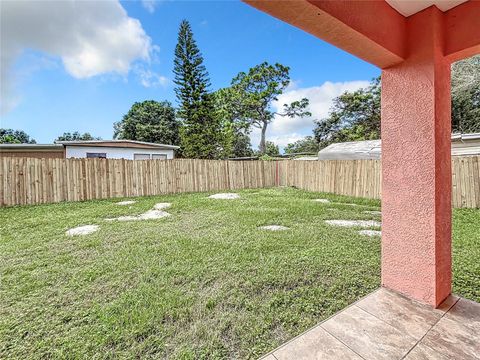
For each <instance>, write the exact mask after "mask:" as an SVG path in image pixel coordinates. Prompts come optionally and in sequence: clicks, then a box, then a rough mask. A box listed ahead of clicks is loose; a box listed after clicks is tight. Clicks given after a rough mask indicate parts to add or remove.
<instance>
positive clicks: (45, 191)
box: [0, 156, 480, 208]
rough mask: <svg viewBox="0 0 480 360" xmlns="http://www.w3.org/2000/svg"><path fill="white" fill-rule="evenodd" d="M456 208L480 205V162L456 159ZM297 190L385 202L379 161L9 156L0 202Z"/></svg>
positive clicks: (1, 172) (1, 169)
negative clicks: (265, 189)
mask: <svg viewBox="0 0 480 360" xmlns="http://www.w3.org/2000/svg"><path fill="white" fill-rule="evenodd" d="M452 170H453V177H452V182H453V187H452V191H453V193H452V201H453V206H454V207H470V208H474V207H476V208H480V157H479V156H470V157H455V158H453V160H452ZM274 186H295V187H298V188H301V189H305V190H310V191H322V192H330V193H335V194H340V195H349V196H355V197H366V198H375V199H379V198H380V195H381V162H380V161H379V160H331V161H296V160H285V161H223V160H198V159H175V160H136V161H132V160H122V159H120V160H118V159H33V158H7V157H4V158H2V159H1V162H0V205H1V206H8V205H24V204H41V203H54V202H60V201H81V200H90V199H106V198H115V197H132V196H146V195H159V194H171V193H179V192H200V191H217V190H235V189H247V188H263V187H274Z"/></svg>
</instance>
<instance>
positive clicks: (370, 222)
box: [325, 220, 382, 228]
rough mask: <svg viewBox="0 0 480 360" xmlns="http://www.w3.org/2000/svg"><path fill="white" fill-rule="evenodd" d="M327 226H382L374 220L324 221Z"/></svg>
mask: <svg viewBox="0 0 480 360" xmlns="http://www.w3.org/2000/svg"><path fill="white" fill-rule="evenodd" d="M325 222H326V223H327V224H328V225H332V226H340V227H363V228H371V227H380V226H381V225H382V224H381V223H380V222H378V221H374V220H325Z"/></svg>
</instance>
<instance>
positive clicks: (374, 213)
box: [364, 210, 382, 215]
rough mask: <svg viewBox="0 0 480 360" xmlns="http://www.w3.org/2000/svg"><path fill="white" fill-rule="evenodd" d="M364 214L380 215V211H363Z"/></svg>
mask: <svg viewBox="0 0 480 360" xmlns="http://www.w3.org/2000/svg"><path fill="white" fill-rule="evenodd" d="M364 213H365V214H372V215H382V212H381V211H376V210H366V211H364Z"/></svg>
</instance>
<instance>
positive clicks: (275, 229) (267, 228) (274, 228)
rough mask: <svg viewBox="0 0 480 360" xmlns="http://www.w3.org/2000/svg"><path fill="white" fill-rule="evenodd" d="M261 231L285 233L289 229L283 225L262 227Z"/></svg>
mask: <svg viewBox="0 0 480 360" xmlns="http://www.w3.org/2000/svg"><path fill="white" fill-rule="evenodd" d="M259 229H261V230H269V231H284V230H288V229H289V228H288V227H286V226H282V225H265V226H260V227H259Z"/></svg>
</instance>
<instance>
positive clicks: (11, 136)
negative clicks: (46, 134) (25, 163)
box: [0, 129, 37, 144]
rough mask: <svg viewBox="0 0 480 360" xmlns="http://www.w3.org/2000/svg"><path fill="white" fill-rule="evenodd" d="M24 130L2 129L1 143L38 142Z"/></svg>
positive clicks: (0, 133) (0, 134) (0, 131)
mask: <svg viewBox="0 0 480 360" xmlns="http://www.w3.org/2000/svg"><path fill="white" fill-rule="evenodd" d="M36 143H37V142H36V141H35V140H34V139H32V138H30V136H29V135H28V134H27V133H26V132H25V131H23V130H13V129H0V144H36Z"/></svg>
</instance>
